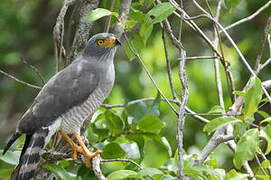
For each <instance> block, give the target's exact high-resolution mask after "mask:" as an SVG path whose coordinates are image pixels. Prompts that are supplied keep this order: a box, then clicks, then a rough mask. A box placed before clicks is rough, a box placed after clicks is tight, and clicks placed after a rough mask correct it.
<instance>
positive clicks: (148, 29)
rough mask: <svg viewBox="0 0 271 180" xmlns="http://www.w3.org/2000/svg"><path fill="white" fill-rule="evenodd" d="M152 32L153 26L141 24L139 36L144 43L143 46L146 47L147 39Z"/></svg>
mask: <svg viewBox="0 0 271 180" xmlns="http://www.w3.org/2000/svg"><path fill="white" fill-rule="evenodd" d="M152 30H153V24H148V23H143V24H141V26H140V29H139V34H140V36H141V37H142V39H143V41H144V45H146V42H147V40H148V39H149V37H150V35H151V33H152Z"/></svg>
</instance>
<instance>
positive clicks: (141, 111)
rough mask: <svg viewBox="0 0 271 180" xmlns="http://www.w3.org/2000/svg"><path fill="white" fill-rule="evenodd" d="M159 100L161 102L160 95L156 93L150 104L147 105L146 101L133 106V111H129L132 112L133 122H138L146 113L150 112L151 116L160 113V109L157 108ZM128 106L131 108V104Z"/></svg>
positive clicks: (157, 115)
mask: <svg viewBox="0 0 271 180" xmlns="http://www.w3.org/2000/svg"><path fill="white" fill-rule="evenodd" d="M160 102H161V97H160V95H159V94H157V96H156V98H155V100H154V101H153V103H152V105H151V106H149V107H148V106H147V105H146V103H138V104H137V105H136V106H135V110H134V111H133V112H130V114H133V116H134V118H133V120H132V121H133V124H138V123H139V121H140V120H142V119H143V118H144V117H145V116H146V115H148V114H152V115H153V116H156V117H159V115H160V110H159V109H160ZM130 108H131V106H130ZM128 110H129V109H128ZM129 111H130V110H129Z"/></svg>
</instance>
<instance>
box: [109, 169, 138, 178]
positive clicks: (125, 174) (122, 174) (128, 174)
mask: <svg viewBox="0 0 271 180" xmlns="http://www.w3.org/2000/svg"><path fill="white" fill-rule="evenodd" d="M136 176H137V173H136V172H135V171H131V170H118V171H114V172H112V173H111V174H109V175H108V176H107V178H108V180H121V179H127V178H136Z"/></svg>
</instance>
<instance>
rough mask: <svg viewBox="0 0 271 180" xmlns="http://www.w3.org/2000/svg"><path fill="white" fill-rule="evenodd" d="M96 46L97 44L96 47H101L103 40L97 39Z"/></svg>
mask: <svg viewBox="0 0 271 180" xmlns="http://www.w3.org/2000/svg"><path fill="white" fill-rule="evenodd" d="M96 44H97V45H98V46H103V45H104V40H102V39H98V40H97V41H96Z"/></svg>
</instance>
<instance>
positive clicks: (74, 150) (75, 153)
mask: <svg viewBox="0 0 271 180" xmlns="http://www.w3.org/2000/svg"><path fill="white" fill-rule="evenodd" d="M59 133H60V135H61V136H62V137H63V139H64V140H65V141H66V142H67V143H68V144H69V145H70V147H71V149H72V155H71V158H72V159H73V160H78V153H82V154H83V148H82V147H81V146H78V145H77V144H75V143H74V142H73V140H72V139H71V138H70V137H69V136H68V135H67V134H66V133H65V132H64V131H62V130H60V131H59Z"/></svg>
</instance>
